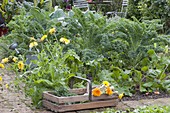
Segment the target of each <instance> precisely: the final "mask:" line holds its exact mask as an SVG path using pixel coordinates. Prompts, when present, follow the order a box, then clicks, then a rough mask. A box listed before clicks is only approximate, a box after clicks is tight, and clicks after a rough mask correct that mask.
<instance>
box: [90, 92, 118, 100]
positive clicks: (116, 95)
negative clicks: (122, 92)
mask: <svg viewBox="0 0 170 113" xmlns="http://www.w3.org/2000/svg"><path fill="white" fill-rule="evenodd" d="M117 98H118V94H116V93H115V94H113V95H110V96H108V95H107V94H102V95H101V96H99V97H95V96H92V101H97V100H110V99H117Z"/></svg>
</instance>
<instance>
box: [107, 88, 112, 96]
mask: <svg viewBox="0 0 170 113" xmlns="http://www.w3.org/2000/svg"><path fill="white" fill-rule="evenodd" d="M106 94H108V95H112V94H113V91H112V89H111V88H110V87H107V88H106Z"/></svg>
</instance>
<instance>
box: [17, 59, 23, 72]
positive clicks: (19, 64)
mask: <svg viewBox="0 0 170 113" xmlns="http://www.w3.org/2000/svg"><path fill="white" fill-rule="evenodd" d="M18 69H20V70H23V69H24V63H23V61H19V62H18Z"/></svg>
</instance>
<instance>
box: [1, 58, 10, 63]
mask: <svg viewBox="0 0 170 113" xmlns="http://www.w3.org/2000/svg"><path fill="white" fill-rule="evenodd" d="M8 61H9V59H8V58H4V59H2V61H1V63H8Z"/></svg>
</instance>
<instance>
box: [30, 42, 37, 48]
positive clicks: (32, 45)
mask: <svg viewBox="0 0 170 113" xmlns="http://www.w3.org/2000/svg"><path fill="white" fill-rule="evenodd" d="M37 45H38V43H37V42H31V43H30V45H29V48H33V47H34V46H37Z"/></svg>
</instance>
